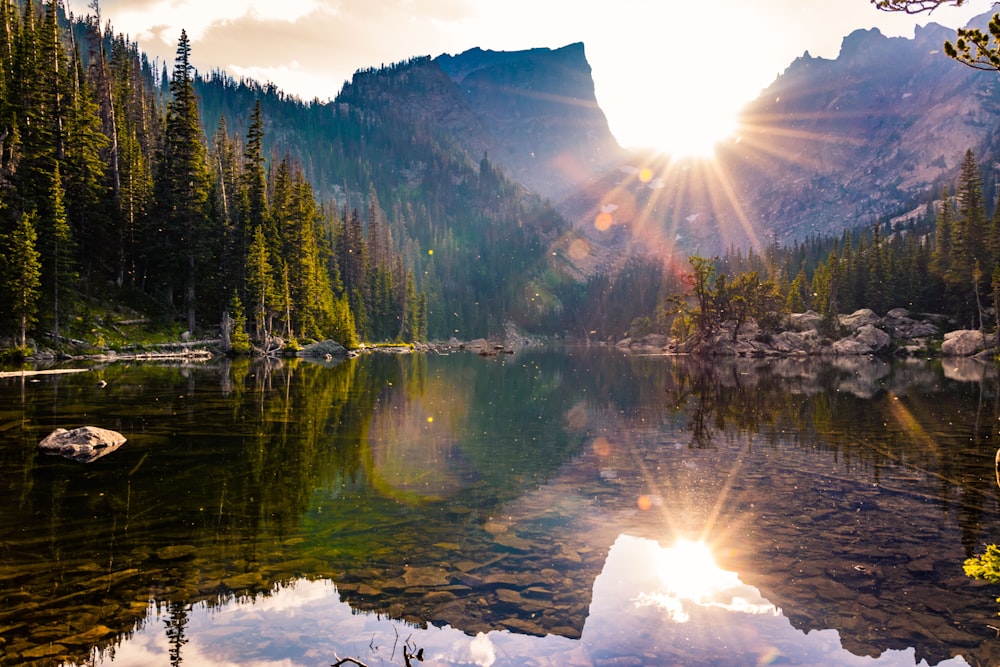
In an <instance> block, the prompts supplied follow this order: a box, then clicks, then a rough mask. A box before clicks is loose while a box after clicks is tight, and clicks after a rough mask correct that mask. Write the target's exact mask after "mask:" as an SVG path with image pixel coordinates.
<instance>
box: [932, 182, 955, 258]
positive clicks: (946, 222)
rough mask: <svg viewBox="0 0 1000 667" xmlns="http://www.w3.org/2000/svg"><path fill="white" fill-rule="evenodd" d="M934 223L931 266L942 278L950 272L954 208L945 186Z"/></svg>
mask: <svg viewBox="0 0 1000 667" xmlns="http://www.w3.org/2000/svg"><path fill="white" fill-rule="evenodd" d="M934 225H935V227H934V252H933V254H932V255H931V267H932V268H933V270H934V272H935V273H936V274H937V275H939V276H941V277H942V278H943V277H944V276H946V275H948V274H949V273H950V272H951V267H952V234H953V226H954V208H953V206H952V200H951V197H950V196H949V194H948V188H947V187H945V188H944V189H943V190H942V192H941V206H940V208H939V209H938V212H937V216H936V217H935V221H934Z"/></svg>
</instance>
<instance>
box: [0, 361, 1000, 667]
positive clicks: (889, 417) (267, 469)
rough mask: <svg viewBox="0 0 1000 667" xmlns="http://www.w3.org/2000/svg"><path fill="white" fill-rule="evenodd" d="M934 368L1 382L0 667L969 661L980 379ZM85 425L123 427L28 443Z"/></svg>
mask: <svg viewBox="0 0 1000 667" xmlns="http://www.w3.org/2000/svg"><path fill="white" fill-rule="evenodd" d="M951 372H952V376H949V375H948V374H947V373H946V371H945V369H943V368H942V367H941V366H940V365H939V364H934V363H933V362H913V361H910V362H905V363H899V364H889V363H886V362H871V363H866V362H862V361H858V360H852V361H851V362H850V363H848V362H845V361H843V360H838V361H836V362H834V363H830V364H815V363H811V362H807V361H795V360H781V361H773V360H726V361H723V362H719V363H717V364H714V365H711V366H704V365H698V364H695V363H693V362H692V361H691V360H687V359H681V358H673V359H671V358H662V357H661V358H653V357H625V356H621V355H618V354H616V353H613V352H607V351H575V350H571V351H569V352H563V351H549V350H539V351H532V352H530V353H527V354H523V355H518V356H508V355H504V356H503V357H500V358H492V359H483V358H480V357H478V356H475V355H452V356H450V357H433V356H421V355H408V356H405V357H394V356H368V357H362V358H360V359H356V360H353V361H349V362H347V363H343V364H339V365H334V366H329V367H327V366H313V365H304V364H301V363H297V362H290V363H287V362H286V363H281V364H277V365H264V366H261V365H251V364H249V363H247V362H245V361H244V362H239V363H234V364H232V365H226V366H223V367H188V366H184V367H143V368H139V367H125V366H118V365H112V366H107V367H103V368H100V369H97V370H95V371H94V374H79V375H75V376H64V377H58V376H53V377H46V378H44V379H41V380H40V381H39V382H38V383H30V384H26V385H19V384H5V383H3V382H0V488H2V489H4V493H5V494H6V495H5V500H7V502H5V503H0V522H2V525H3V526H4V530H5V533H4V536H3V538H4V539H3V540H2V542H0V599H3V600H4V602H5V605H4V606H3V608H0V632H2V638H3V641H2V642H0V663H3V664H22V663H28V664H30V663H31V662H32V661H34V663H35V664H39V665H58V664H62V663H78V664H79V663H85V662H87V661H88V656H89V655H90V651H91V649H92V648H94V647H99V648H101V649H104V650H110V649H112V648H115V647H117V648H116V649H115V652H114V655H111V654H110V653H108V652H106V653H105V659H104V661H105V662H106V663H108V664H140V663H142V664H169V663H171V662H173V663H174V664H178V663H184V664H230V663H232V664H254V663H255V662H258V663H260V664H294V665H320V664H330V662H332V661H333V660H332V658H333V656H334V655H335V654H336V655H340V656H347V655H356V656H361V657H367V658H368V659H369V660H370V661H371V662H381V663H384V664H400V654H399V652H398V651H396V652H395V653H393V652H392V647H393V646H394V643H396V642H398V641H400V640H402V639H405V638H406V637H408V636H410V635H412V636H413V637H414V640H415V641H417V643H418V644H419V645H420V646H423V647H426V648H427V652H428V655H432V656H433V659H434V660H436V661H437V663H436V664H487V663H488V662H489V661H491V660H492V661H493V663H494V664H560V665H562V664H576V665H581V666H582V665H591V664H593V665H600V664H613V663H614V662H615V661H624V662H622V664H650V665H660V664H672V663H676V664H720V665H730V664H753V665H756V664H771V663H774V664H777V663H781V664H823V665H841V664H857V663H860V662H864V661H867V660H870V659H875V658H877V659H878V660H879V661H881V662H884V663H885V664H903V663H904V662H906V661H907V660H908V661H909V664H913V663H914V662H923V663H926V664H931V665H933V664H961V662H958V663H956V662H955V661H957V660H964V661H965V662H968V663H969V664H974V665H992V664H997V663H998V662H1000V648H998V642H996V638H995V634H996V633H995V632H994V631H993V630H991V629H990V627H991V625H994V624H995V620H994V615H995V612H996V609H995V605H994V603H993V598H994V597H996V590H995V587H990V586H983V585H982V584H980V583H979V582H975V581H971V580H968V579H967V578H966V577H965V576H964V574H963V573H962V571H961V563H962V561H963V560H964V558H965V557H966V556H967V555H971V554H973V553H977V552H981V551H982V548H983V546H984V545H985V544H986V543H990V542H995V541H996V539H997V538H996V536H997V534H1000V506H998V498H1000V489H998V487H997V484H996V481H995V462H994V452H995V451H996V442H995V433H996V428H997V426H996V424H997V419H998V417H1000V411H998V403H997V402H998V400H1000V392H998V391H997V379H996V377H995V375H994V374H991V373H989V372H983V373H982V374H981V376H980V377H981V380H980V381H977V382H969V381H966V380H964V379H963V380H958V379H953V378H955V377H958V376H957V375H955V373H958V371H957V370H955V369H953V371H951ZM971 373H973V371H971V370H969V369H965V370H962V371H961V377H962V378H965V377H968V376H969V374H971ZM97 376H99V377H100V379H102V380H104V381H105V382H106V383H107V386H106V387H104V388H99V387H98V384H97V382H96V379H97ZM84 421H85V422H89V423H95V424H97V425H101V426H105V427H109V428H114V429H115V430H117V431H119V432H122V433H124V434H125V435H126V436H127V437H128V438H129V445H128V446H126V447H124V448H122V449H121V450H119V451H117V452H115V453H114V454H112V455H110V456H107V457H104V458H102V459H100V460H99V461H95V462H94V463H92V464H89V465H88V466H87V467H85V468H83V467H80V466H79V465H76V464H73V463H71V462H69V461H62V460H57V459H53V458H49V457H40V456H38V454H37V452H36V451H35V445H36V444H37V442H38V440H39V439H40V438H41V437H42V436H43V435H45V434H47V433H48V432H50V431H51V430H52V429H53V428H55V427H66V426H75V425H79V424H80V423H81V422H84ZM680 539H688V540H692V541H695V542H697V541H699V540H701V541H703V542H704V543H705V544H707V545H710V547H711V551H712V554H711V555H712V556H713V557H714V561H715V563H716V564H712V562H711V559H710V558H709V557H708V556H707V555H706V554H705V553H704V552H698V551H697V548H696V547H694V546H692V545H690V544H689V545H688V547H686V548H683V549H680V550H678V549H676V548H674V547H673V545H674V544H675V543H676V542H677V541H678V540H680ZM684 551H688V552H693V556H692V557H691V558H685V559H681V558H680V556H679V555H678V554H680V553H682V552H684ZM690 560H694V562H695V563H696V564H698V567H696V568H695V569H692V566H691V565H689V564H688V563H689V561H690ZM737 609H742V611H737ZM748 609H750V610H755V611H756V612H761V613H747V612H746V610H748ZM775 610H780V611H781V614H780V615H777V614H776V613H775ZM682 618H683V619H686V622H684V623H679V622H678V621H679V620H680V619H682ZM133 635H134V638H133V639H132V640H131V641H125V640H126V639H127V638H128V637H130V636H133ZM373 640H375V641H373ZM123 642H124V643H123ZM373 646H374V648H373ZM397 647H398V645H397ZM431 649H433V651H432V650H431ZM133 652H138V654H142V655H145V658H148V660H149V661H147V662H142V660H143V659H144V658H140V657H137V658H135V662H133V663H129V662H127V660H129V659H130V658H128V656H130V655H132V654H133ZM143 652H146V653H143ZM147 653H148V655H146V654H147ZM138 654H137V655H138ZM283 661H284V662H283ZM949 661H952V662H949ZM431 664H435V663H431ZM866 664H867V663H866Z"/></svg>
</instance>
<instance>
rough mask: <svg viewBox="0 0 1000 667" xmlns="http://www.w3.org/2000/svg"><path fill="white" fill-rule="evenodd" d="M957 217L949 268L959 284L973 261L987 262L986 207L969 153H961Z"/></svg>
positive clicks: (976, 166)
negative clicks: (951, 265) (962, 154)
mask: <svg viewBox="0 0 1000 667" xmlns="http://www.w3.org/2000/svg"><path fill="white" fill-rule="evenodd" d="M955 199H956V201H957V203H958V217H957V218H956V220H955V226H954V231H953V235H952V264H953V267H954V268H955V270H957V271H958V274H959V280H964V279H967V278H970V277H971V275H972V268H973V264H974V263H975V260H976V259H983V260H990V265H992V264H993V262H992V261H991V259H992V258H986V257H984V256H983V254H982V253H983V251H984V250H985V246H984V242H985V240H986V206H985V203H984V201H983V181H982V177H981V176H980V173H979V164H978V163H977V162H976V156H975V154H974V153H973V152H972V151H971V150H967V151H966V152H965V156H964V157H963V159H962V169H961V173H960V174H959V178H958V190H957V192H956V193H955Z"/></svg>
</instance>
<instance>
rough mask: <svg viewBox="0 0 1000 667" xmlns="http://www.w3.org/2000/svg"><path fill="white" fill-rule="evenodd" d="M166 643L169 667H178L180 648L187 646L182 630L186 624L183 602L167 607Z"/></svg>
mask: <svg viewBox="0 0 1000 667" xmlns="http://www.w3.org/2000/svg"><path fill="white" fill-rule="evenodd" d="M164 623H165V624H166V626H167V641H168V642H169V643H170V652H169V654H170V667H180V664H181V662H182V660H181V648H183V647H184V645H185V644H187V638H186V637H185V636H184V630H185V629H186V628H187V624H188V606H187V604H186V603H184V602H171V603H170V604H168V605H167V618H166V620H165V621H164Z"/></svg>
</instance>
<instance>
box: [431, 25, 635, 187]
mask: <svg viewBox="0 0 1000 667" xmlns="http://www.w3.org/2000/svg"><path fill="white" fill-rule="evenodd" d="M434 62H435V63H436V64H437V65H438V66H439V67H440V68H441V69H442V70H443V71H444V72H445V73H447V74H448V76H449V77H450V78H451V79H452V81H454V82H455V84H456V86H457V87H458V90H459V91H460V93H461V95H462V97H463V98H464V100H465V102H466V104H467V105H468V108H469V110H470V111H472V112H473V113H474V114H475V115H476V117H477V118H478V119H479V121H480V122H481V124H482V126H483V127H485V128H487V133H486V136H485V137H484V138H485V139H486V141H487V145H488V147H489V149H490V155H491V158H492V159H493V161H495V162H496V163H498V164H499V165H500V166H501V167H502V168H504V169H505V170H506V171H507V173H508V174H509V175H510V176H511V177H512V178H514V179H515V180H517V181H520V182H523V183H526V184H529V185H530V186H531V187H532V188H533V189H534V190H535V191H536V192H538V193H539V194H541V195H543V196H545V197H548V198H550V199H553V200H559V199H562V198H563V197H565V196H566V195H568V194H569V193H571V192H573V191H574V190H576V189H578V188H579V187H580V186H581V185H582V184H583V183H585V182H586V180H587V179H589V178H590V177H592V176H594V175H595V174H598V173H601V172H603V171H606V170H607V169H608V168H609V167H611V166H613V165H616V164H617V163H618V162H619V161H621V159H622V158H624V157H625V153H624V151H622V149H621V147H620V146H619V145H618V142H617V141H616V140H615V138H614V137H613V136H612V134H611V131H610V130H609V129H608V121H607V118H606V117H605V116H604V112H603V111H602V110H601V108H600V106H598V104H597V98H596V97H595V94H594V80H593V78H592V77H591V70H590V64H589V63H588V62H587V58H586V55H585V53H584V46H583V44H582V43H576V44H570V45H568V46H564V47H562V48H560V49H531V50H528V51H517V52H497V51H484V50H482V49H478V48H476V49H472V50H470V51H466V52H464V53H461V54H459V55H455V56H452V55H447V54H445V55H441V56H438V57H437V58H435V59H434Z"/></svg>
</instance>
